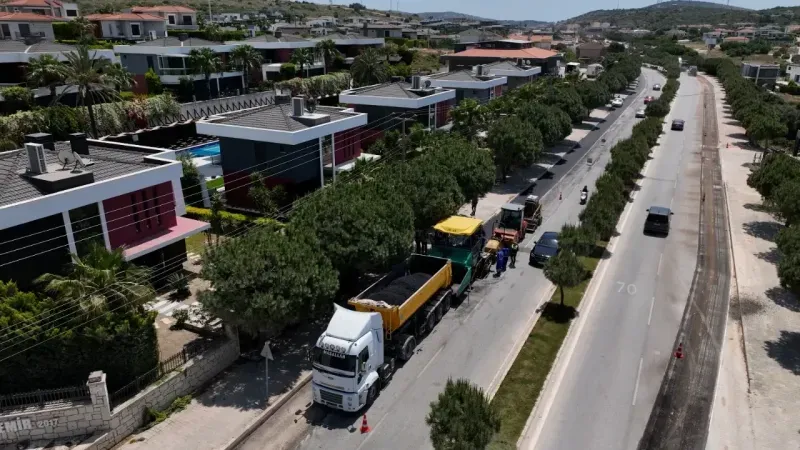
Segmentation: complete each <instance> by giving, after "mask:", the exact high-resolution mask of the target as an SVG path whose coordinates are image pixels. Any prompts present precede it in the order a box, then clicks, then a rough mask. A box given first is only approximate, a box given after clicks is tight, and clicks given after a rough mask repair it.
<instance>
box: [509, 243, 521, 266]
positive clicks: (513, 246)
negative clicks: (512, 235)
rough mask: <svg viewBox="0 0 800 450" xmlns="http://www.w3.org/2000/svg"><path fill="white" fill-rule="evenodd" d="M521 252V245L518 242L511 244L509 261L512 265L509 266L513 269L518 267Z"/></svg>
mask: <svg viewBox="0 0 800 450" xmlns="http://www.w3.org/2000/svg"><path fill="white" fill-rule="evenodd" d="M518 251H519V244H517V243H516V242H512V243H511V248H510V249H509V259H510V260H511V263H510V264H509V266H510V267H511V268H512V269H513V268H515V267H516V266H517V252H518Z"/></svg>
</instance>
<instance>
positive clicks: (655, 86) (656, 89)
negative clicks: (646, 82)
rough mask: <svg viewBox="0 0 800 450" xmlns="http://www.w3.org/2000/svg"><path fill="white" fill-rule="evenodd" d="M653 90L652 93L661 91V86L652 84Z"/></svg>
mask: <svg viewBox="0 0 800 450" xmlns="http://www.w3.org/2000/svg"><path fill="white" fill-rule="evenodd" d="M653 90H654V91H660V90H661V85H660V84H658V83H656V84H654V85H653Z"/></svg>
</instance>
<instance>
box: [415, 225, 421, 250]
mask: <svg viewBox="0 0 800 450" xmlns="http://www.w3.org/2000/svg"><path fill="white" fill-rule="evenodd" d="M414 251H415V253H418V254H422V232H420V231H419V230H416V231H414Z"/></svg>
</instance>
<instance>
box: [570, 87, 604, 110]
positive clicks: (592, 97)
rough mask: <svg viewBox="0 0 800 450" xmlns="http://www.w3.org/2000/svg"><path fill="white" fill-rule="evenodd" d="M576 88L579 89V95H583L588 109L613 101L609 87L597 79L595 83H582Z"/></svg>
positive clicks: (584, 104)
mask: <svg viewBox="0 0 800 450" xmlns="http://www.w3.org/2000/svg"><path fill="white" fill-rule="evenodd" d="M576 89H577V90H578V95H580V96H581V102H582V103H583V106H585V107H586V109H587V110H592V109H595V108H600V107H601V106H605V105H606V104H608V102H609V101H611V93H610V92H609V91H608V87H607V86H606V85H605V84H603V83H599V82H596V81H595V82H593V83H590V82H585V83H580V84H578V86H577V88H576Z"/></svg>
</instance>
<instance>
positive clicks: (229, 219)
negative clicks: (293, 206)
mask: <svg viewBox="0 0 800 450" xmlns="http://www.w3.org/2000/svg"><path fill="white" fill-rule="evenodd" d="M219 215H220V218H221V219H222V232H223V234H229V233H233V232H235V231H238V230H240V229H241V228H243V227H247V226H250V225H273V226H275V227H278V228H283V227H284V224H283V223H282V222H279V221H277V220H275V219H270V218H268V217H255V216H248V215H246V214H240V213H232V212H228V211H220V213H219ZM186 217H188V218H190V219H195V220H202V221H203V222H211V210H210V209H208V208H198V207H196V206H187V207H186Z"/></svg>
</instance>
